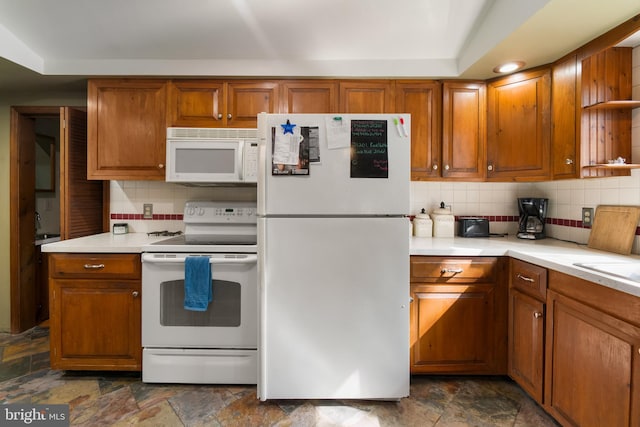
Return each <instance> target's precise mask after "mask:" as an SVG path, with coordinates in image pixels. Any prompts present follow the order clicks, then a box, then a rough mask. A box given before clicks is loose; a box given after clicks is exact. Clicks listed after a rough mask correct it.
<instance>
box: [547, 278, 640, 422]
mask: <svg viewBox="0 0 640 427" xmlns="http://www.w3.org/2000/svg"><path fill="white" fill-rule="evenodd" d="M549 289H550V290H549V293H548V299H547V308H548V319H547V335H546V346H547V350H546V364H545V399H546V402H545V405H544V406H545V409H547V411H549V413H550V414H551V415H552V416H553V417H555V418H556V420H558V421H559V422H560V423H561V424H563V425H577V426H583V427H588V426H594V427H595V426H638V425H640V354H639V353H638V352H639V351H640V323H639V322H640V319H639V318H640V298H637V297H634V296H632V295H628V294H623V293H621V292H618V291H615V290H613V289H609V288H606V287H603V286H598V285H596V284H593V283H591V282H587V281H584V280H581V279H578V278H574V277H570V276H567V275H564V274H562V273H557V272H550V274H549Z"/></svg>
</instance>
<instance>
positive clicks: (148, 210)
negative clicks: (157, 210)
mask: <svg viewBox="0 0 640 427" xmlns="http://www.w3.org/2000/svg"><path fill="white" fill-rule="evenodd" d="M142 217H143V218H144V219H152V218H153V204H152V203H145V204H144V205H142Z"/></svg>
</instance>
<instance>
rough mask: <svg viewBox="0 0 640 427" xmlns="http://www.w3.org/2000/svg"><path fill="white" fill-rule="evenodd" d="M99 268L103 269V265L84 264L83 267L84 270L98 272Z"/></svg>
mask: <svg viewBox="0 0 640 427" xmlns="http://www.w3.org/2000/svg"><path fill="white" fill-rule="evenodd" d="M101 268H104V264H85V265H84V269H85V270H100V269H101Z"/></svg>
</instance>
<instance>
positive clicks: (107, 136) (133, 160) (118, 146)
mask: <svg viewBox="0 0 640 427" xmlns="http://www.w3.org/2000/svg"><path fill="white" fill-rule="evenodd" d="M87 96H88V99H87V178H88V179H102V180H117V179H133V180H135V179H145V180H163V179H164V176H165V170H164V163H165V157H166V153H165V143H166V142H165V141H166V134H167V122H166V108H167V80H146V79H96V80H89V83H88V88H87Z"/></svg>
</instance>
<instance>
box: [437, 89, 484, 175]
mask: <svg viewBox="0 0 640 427" xmlns="http://www.w3.org/2000/svg"><path fill="white" fill-rule="evenodd" d="M485 92H486V89H485V84H484V83H483V82H445V83H444V84H443V87H442V176H443V177H444V178H460V179H464V180H471V181H473V180H481V179H484V177H485V170H486V166H485V165H486V155H487V154H486V149H487V144H486V123H487V119H486V115H485V110H486V107H485V106H486V100H485Z"/></svg>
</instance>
